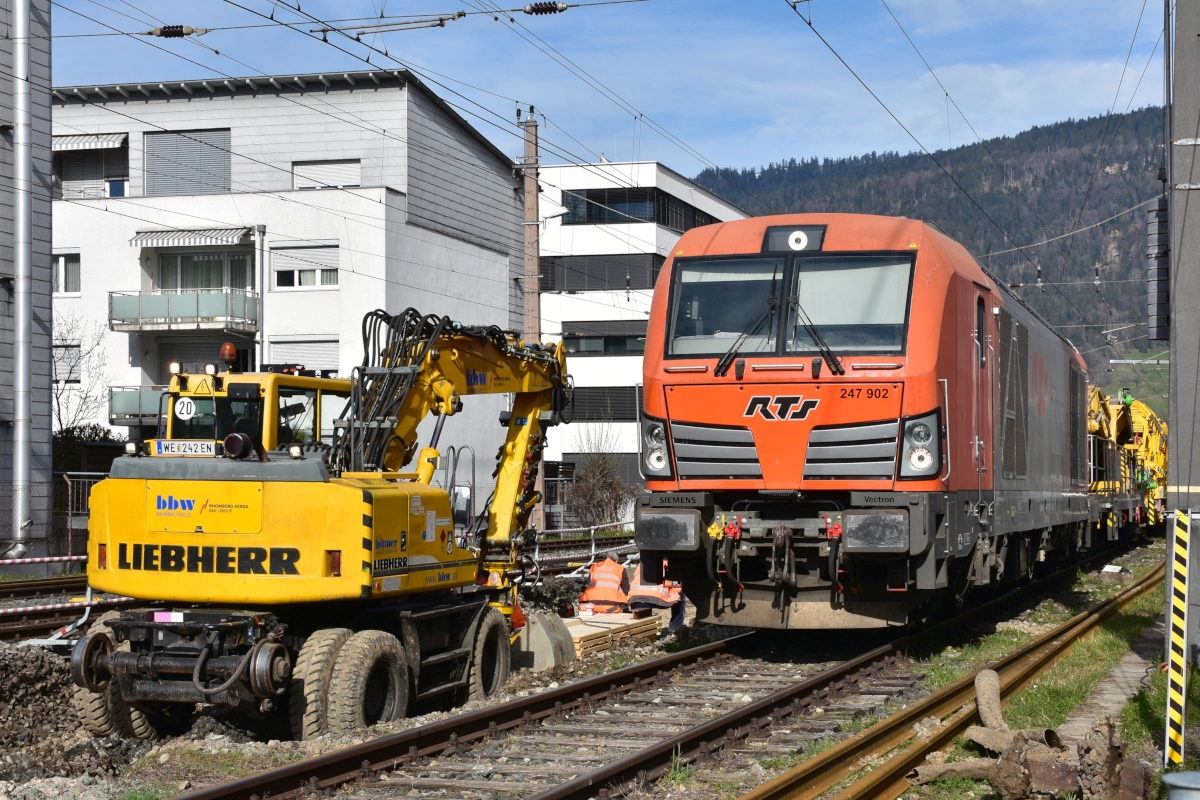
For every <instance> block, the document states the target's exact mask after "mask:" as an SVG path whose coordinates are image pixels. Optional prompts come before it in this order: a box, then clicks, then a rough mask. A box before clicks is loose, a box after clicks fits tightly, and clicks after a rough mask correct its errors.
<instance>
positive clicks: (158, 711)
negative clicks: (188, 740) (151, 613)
mask: <svg viewBox="0 0 1200 800" xmlns="http://www.w3.org/2000/svg"><path fill="white" fill-rule="evenodd" d="M120 616H121V612H119V611H107V612H105V613H104V614H102V615H101V616H100V617H99V619H97V620H96V621H95V623H93V624H92V626H91V627H90V629H89V631H88V633H89V634H90V635H89V636H88V637H86V638H85V639H84V640H81V642H83V643H85V644H90V645H91V647H92V649H93V650H94V651H95V652H96V654H99V653H100V651H101V650H103V651H105V652H108V651H109V650H108V648H112V649H113V650H117V651H128V650H129V642H122V643H121V644H118V645H115V646H114V645H113V642H115V641H116V638H117V637H116V636H115V635H114V633H113V630H112V628H110V627H109V626H108V623H109V622H110V621H111V620H115V619H118V618H120ZM97 634H102V636H101V635H97ZM105 639H107V641H108V644H107V645H105V644H104V641H105ZM88 682H89V683H90V684H91V686H92V688H85V687H83V686H76V687H75V694H74V695H73V696H72V698H71V701H72V703H71V704H72V706H74V708H75V714H76V716H77V717H78V718H79V721H80V722H81V723H82V724H83V727H84V728H85V729H86V730H87V731H88V732H90V733H91V734H93V735H94V736H98V737H104V736H111V735H112V734H114V733H115V734H117V735H119V736H120V737H121V738H123V739H158V738H160V737H163V736H174V735H178V734H180V733H183V732H184V731H186V730H187V729H188V727H190V726H191V722H192V714H193V712H194V711H195V707H194V706H187V705H178V704H170V703H138V704H133V703H130V702H128V701H127V700H125V699H124V698H123V697H121V690H120V689H119V688H117V685H116V683H115V682H114V681H112V680H104V681H97V680H95V679H94V678H93V679H92V680H90V681H88Z"/></svg>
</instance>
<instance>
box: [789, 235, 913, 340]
mask: <svg viewBox="0 0 1200 800" xmlns="http://www.w3.org/2000/svg"><path fill="white" fill-rule="evenodd" d="M912 271H913V260H912V257H911V256H908V255H904V256H860V255H820V256H811V257H799V258H797V259H796V268H795V277H794V278H793V290H792V292H791V294H790V296H789V304H788V305H789V310H788V327H787V331H786V333H787V339H786V342H787V348H786V349H787V352H789V353H816V352H818V349H817V343H816V342H815V341H813V337H812V335H811V333H810V332H809V328H808V326H807V325H806V324H805V322H806V321H808V322H811V323H812V327H813V328H815V329H816V331H817V333H819V334H820V338H822V339H824V340H825V341H826V342H827V343H828V344H829V347H830V348H831V349H832V350H833V351H834V352H835V353H902V352H904V331H905V328H906V326H907V322H908V299H909V285H910V284H911V282H912ZM805 316H807V317H808V320H805V319H804V317H805Z"/></svg>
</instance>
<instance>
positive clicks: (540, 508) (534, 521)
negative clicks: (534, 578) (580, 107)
mask: <svg viewBox="0 0 1200 800" xmlns="http://www.w3.org/2000/svg"><path fill="white" fill-rule="evenodd" d="M517 123H518V124H519V125H520V126H521V127H522V128H524V129H525V158H524V160H523V161H522V166H523V167H524V170H523V172H524V178H525V221H524V224H523V225H522V226H521V227H522V228H524V233H525V280H524V281H522V282H521V290H522V294H523V298H524V308H525V330H524V333H525V342H526V343H527V344H539V343H541V341H542V293H541V292H542V289H541V258H540V254H541V249H540V248H539V247H538V239H539V238H541V222H542V220H541V216H540V212H539V211H538V192H539V191H541V189H540V187H539V186H538V124H537V118H536V117H535V116H534V115H533V106H530V107H529V114H528V115H527V116H526V117H525V119H524V120H523V121H522V120H521V110H520V109H517ZM545 437H546V434H545V431H544V430H543V432H542V442H543V445H544V444H545ZM538 459H539V463H538V471H537V477H536V478H535V479H534V484H533V486H534V489H535V490H536V491H537V493H538V502H537V505H536V506H534V507H533V511H532V513H530V515H529V527H531V528H533V529H534V530H539V531H540V530H544V529H545V527H546V514H545V505H546V504H545V494H546V487H545V480H544V477H543V472H544V471H545V470H543V469H542V465H541V463H540V460H541V456H540V454H539V456H538Z"/></svg>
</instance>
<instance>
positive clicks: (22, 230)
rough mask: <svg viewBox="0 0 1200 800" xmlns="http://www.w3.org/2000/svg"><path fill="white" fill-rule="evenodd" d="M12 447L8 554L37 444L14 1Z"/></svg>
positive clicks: (24, 75) (24, 96) (25, 46)
mask: <svg viewBox="0 0 1200 800" xmlns="http://www.w3.org/2000/svg"><path fill="white" fill-rule="evenodd" d="M12 30H13V39H12V43H13V194H14V197H13V300H14V311H13V443H12V495H13V496H12V532H13V540H14V545H13V548H12V550H10V554H15V553H24V552H26V550H27V549H28V547H27V545H26V542H27V541H28V539H29V533H30V527H31V525H32V520H31V519H30V513H29V488H30V487H29V479H30V467H31V461H32V455H33V454H32V445H33V410H32V403H31V396H30V394H31V390H32V385H33V381H32V363H31V362H32V360H33V342H32V338H33V193H32V188H33V152H32V146H33V128H32V122H33V118H32V111H31V102H32V95H31V92H30V84H29V44H30V41H29V0H14V2H13V28H12Z"/></svg>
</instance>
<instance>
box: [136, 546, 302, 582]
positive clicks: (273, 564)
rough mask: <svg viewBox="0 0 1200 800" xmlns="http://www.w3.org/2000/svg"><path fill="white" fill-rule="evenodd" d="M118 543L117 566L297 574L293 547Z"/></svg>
mask: <svg viewBox="0 0 1200 800" xmlns="http://www.w3.org/2000/svg"><path fill="white" fill-rule="evenodd" d="M132 549H133V557H132V558H130V547H129V545H128V544H126V543H124V542H121V543H120V544H118V545H117V569H141V570H149V571H151V572H218V573H237V574H240V575H266V574H268V573H270V574H271V575H299V574H300V572H299V570H297V569H296V564H297V563H299V561H300V551H299V549H297V548H295V547H271V548H266V547H211V546H205V547H197V546H195V545H189V546H187V547H184V546H183V545H178V544H135V545H133V548H132Z"/></svg>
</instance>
